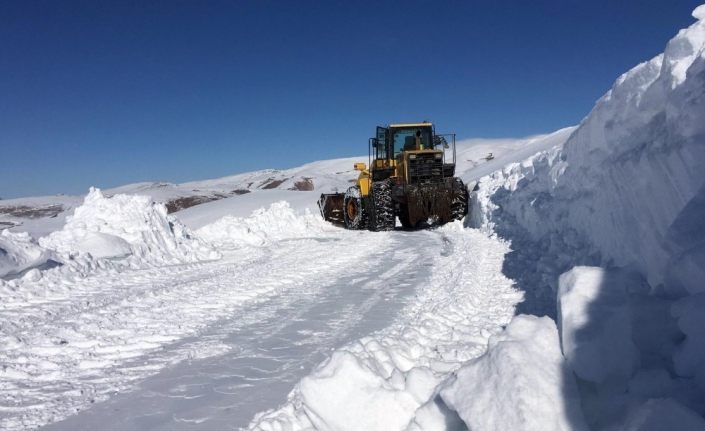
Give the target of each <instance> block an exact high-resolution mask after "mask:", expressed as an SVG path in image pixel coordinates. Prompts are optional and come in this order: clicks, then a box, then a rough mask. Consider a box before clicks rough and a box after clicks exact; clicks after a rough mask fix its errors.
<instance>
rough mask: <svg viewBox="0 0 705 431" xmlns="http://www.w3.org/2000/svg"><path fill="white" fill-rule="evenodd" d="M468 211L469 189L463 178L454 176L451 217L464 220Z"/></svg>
mask: <svg viewBox="0 0 705 431" xmlns="http://www.w3.org/2000/svg"><path fill="white" fill-rule="evenodd" d="M467 213H468V189H467V187H465V184H464V183H463V180H461V179H460V178H453V197H452V199H451V202H450V219H451V221H453V220H462V218H463V217H465V216H466V215H467Z"/></svg>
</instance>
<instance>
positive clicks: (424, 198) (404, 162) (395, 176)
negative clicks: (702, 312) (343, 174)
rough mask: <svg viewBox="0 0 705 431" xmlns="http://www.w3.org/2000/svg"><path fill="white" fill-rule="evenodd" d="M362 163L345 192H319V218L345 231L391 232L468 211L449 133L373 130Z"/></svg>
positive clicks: (418, 128) (416, 126)
mask: <svg viewBox="0 0 705 431" xmlns="http://www.w3.org/2000/svg"><path fill="white" fill-rule="evenodd" d="M368 148H369V155H368V164H367V165H366V164H365V163H355V166H354V168H355V170H358V171H360V175H359V177H358V179H357V181H356V183H355V185H354V186H352V187H350V188H349V189H348V190H347V191H346V192H345V193H324V194H322V195H321V198H320V199H319V200H318V207H319V209H320V210H321V215H322V216H323V218H324V219H325V220H327V221H329V222H331V223H334V224H337V225H340V226H344V227H346V228H348V229H369V230H372V231H383V230H392V229H394V226H395V224H396V218H397V217H399V221H400V222H401V225H402V226H403V227H404V228H407V229H411V228H415V227H419V226H429V225H433V224H443V223H447V222H449V221H453V220H460V219H462V218H463V217H464V216H465V215H466V214H467V212H468V191H467V188H466V187H465V184H463V181H462V180H461V179H460V178H457V177H455V176H454V175H455V134H449V135H436V133H435V129H434V127H433V124H431V123H428V122H422V123H408V124H390V125H389V126H387V127H377V134H376V136H375V137H374V138H370V140H369V147H368Z"/></svg>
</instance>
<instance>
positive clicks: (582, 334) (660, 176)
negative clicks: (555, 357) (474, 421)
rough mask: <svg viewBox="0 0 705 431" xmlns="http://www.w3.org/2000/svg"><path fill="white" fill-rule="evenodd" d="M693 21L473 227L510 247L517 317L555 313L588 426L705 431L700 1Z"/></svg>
mask: <svg viewBox="0 0 705 431" xmlns="http://www.w3.org/2000/svg"><path fill="white" fill-rule="evenodd" d="M693 16H694V17H695V18H697V20H698V21H697V22H696V23H694V24H693V25H691V26H690V27H689V28H687V29H684V30H681V31H680V32H679V33H678V34H677V35H676V36H675V37H674V38H673V39H672V40H671V41H670V42H669V43H668V44H667V46H666V49H665V51H664V53H663V54H660V55H658V56H656V57H654V58H653V59H651V60H650V61H647V62H644V63H642V64H640V65H638V66H636V67H635V68H633V69H632V70H630V71H629V72H627V73H625V74H624V75H622V76H621V77H619V78H618V79H617V81H616V82H615V83H614V85H613V87H612V89H611V90H610V91H608V92H607V94H605V95H604V96H603V97H602V98H601V99H600V100H599V101H598V102H597V104H596V105H595V107H594V109H593V110H592V112H591V113H590V114H589V115H588V116H587V117H586V118H585V119H584V120H583V121H582V123H581V124H580V125H579V127H578V128H577V129H576V130H575V131H574V132H573V133H572V135H571V136H570V138H569V139H568V140H567V141H566V143H565V145H564V146H563V147H560V146H557V147H556V148H554V149H552V150H549V151H544V152H541V153H539V154H537V155H535V156H533V157H531V158H529V159H527V160H526V161H524V162H522V163H516V164H511V165H508V166H506V167H505V168H504V169H503V170H501V171H499V172H496V173H494V174H492V175H490V176H487V177H484V178H483V179H482V180H481V183H480V190H479V191H478V192H477V193H476V195H475V198H476V200H475V205H476V208H475V210H476V212H475V214H474V216H473V218H472V220H471V221H470V225H472V226H476V227H482V228H484V229H487V230H489V231H494V232H496V233H497V234H499V235H500V236H502V237H504V238H507V239H510V240H511V241H512V248H513V251H512V252H511V253H510V254H509V255H508V256H507V260H506V261H505V264H504V273H505V274H506V275H508V276H510V277H512V278H514V279H516V280H517V283H518V285H519V287H520V288H522V289H523V290H525V292H526V299H525V302H524V303H523V304H520V306H519V310H520V311H522V312H531V313H535V314H539V315H540V314H549V315H551V316H556V315H557V318H558V319H559V321H558V323H559V326H560V327H561V336H562V339H561V341H562V347H563V352H564V353H565V355H566V357H567V359H568V363H569V364H570V365H571V367H572V369H573V371H574V372H575V373H576V375H577V376H578V377H579V378H580V379H579V382H580V384H581V385H582V386H583V390H581V395H582V396H583V401H582V403H583V408H584V410H585V414H586V417H587V419H588V422H589V425H590V426H591V427H593V428H604V427H610V426H615V427H627V428H629V429H652V428H648V425H643V426H642V425H638V426H637V425H634V424H636V423H643V420H642V419H637V418H645V417H649V416H652V415H654V414H656V413H654V412H656V411H658V412H665V413H667V414H668V415H671V416H669V417H670V419H668V418H667V419H665V422H664V420H661V422H660V423H664V424H665V423H667V424H678V423H679V422H678V419H677V418H682V417H687V418H689V419H688V423H691V424H692V423H693V422H692V421H696V422H697V423H698V424H699V426H701V427H703V428H705V421H702V417H701V416H702V415H703V413H705V411H704V410H703V406H702V402H701V401H702V399H705V385H703V383H705V377H704V376H705V331H703V330H702V328H703V327H705V321H703V319H702V317H701V316H702V315H703V310H704V309H705V308H703V307H705V303H703V301H702V295H703V292H704V291H705V284H704V283H703V280H705V222H704V221H703V220H705V169H703V167H704V166H705V5H703V6H700V7H698V8H697V9H696V10H695V11H694V12H693ZM580 265H585V267H580ZM576 266H578V267H577V268H575V269H572V268H574V267H576ZM591 267H592V268H591ZM571 269H572V270H571ZM568 271H570V272H568ZM564 272H565V274H564V275H563V276H562V277H560V283H559V275H560V274H561V273H564ZM556 298H557V299H558V307H559V308H558V313H557V309H556ZM588 388H589V389H588ZM654 397H658V398H663V399H667V400H666V401H653V400H652V401H649V400H650V399H651V398H654ZM689 409H692V411H691V410H689ZM684 412H685V413H684ZM693 417H694V418H695V419H692V418H693ZM698 421H700V422H698ZM676 427H678V426H677V425H676Z"/></svg>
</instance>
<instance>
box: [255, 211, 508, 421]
mask: <svg viewBox="0 0 705 431" xmlns="http://www.w3.org/2000/svg"><path fill="white" fill-rule="evenodd" d="M435 233H436V234H437V235H439V236H440V237H441V238H442V240H443V242H444V244H445V247H444V250H443V252H442V253H441V255H440V256H438V257H436V258H435V259H434V261H433V275H432V277H431V279H430V280H429V283H428V285H426V286H421V289H419V292H418V294H417V295H416V296H415V299H414V301H412V302H411V303H410V304H409V305H408V306H407V307H405V309H404V310H403V311H402V312H401V313H400V314H399V315H398V317H397V319H395V321H394V323H393V324H392V325H390V326H388V327H386V328H385V329H383V330H381V331H378V332H376V333H373V334H371V335H368V336H365V337H362V338H360V339H359V340H357V341H354V342H351V343H349V344H347V345H345V346H343V347H342V348H339V349H337V350H336V351H335V352H333V354H332V356H330V358H329V359H327V360H326V361H324V362H323V363H322V364H320V365H319V366H318V367H316V369H315V370H314V371H313V372H312V373H311V374H310V375H309V376H307V377H305V378H304V379H302V380H301V381H300V382H299V383H298V384H297V386H296V387H295V389H294V390H293V391H292V392H291V393H290V394H289V396H288V400H287V402H286V403H284V404H283V405H282V406H281V407H280V408H278V409H274V410H269V411H266V412H263V413H261V414H258V415H256V417H255V418H254V419H253V421H252V422H251V424H250V425H249V428H250V429H252V430H280V429H287V430H303V429H314V428H321V429H340V430H345V429H351V430H354V429H365V430H370V431H371V430H393V429H409V430H416V429H423V426H422V425H420V423H418V422H416V418H417V414H421V415H425V416H424V418H425V419H428V418H429V417H433V420H436V421H440V424H443V423H452V422H453V420H454V419H456V418H453V417H448V416H445V417H444V414H445V413H444V412H443V409H442V408H441V407H439V406H438V405H437V403H436V401H435V400H434V398H433V396H434V390H435V387H436V386H437V385H439V384H440V383H441V382H442V381H443V380H445V379H446V378H447V377H448V376H449V375H450V374H451V373H452V372H453V371H454V370H457V369H458V368H459V367H460V366H461V365H462V364H463V363H464V362H466V361H468V360H470V359H473V358H475V357H477V356H479V355H481V354H482V353H484V351H485V350H486V346H487V340H488V338H489V337H490V335H492V334H495V333H498V332H499V331H501V329H502V327H503V326H504V325H506V324H507V323H508V322H509V321H510V320H511V317H512V316H513V314H514V309H515V306H516V304H517V303H518V302H519V301H521V299H522V293H521V292H519V291H518V290H516V289H515V288H514V287H513V282H512V280H509V279H507V278H506V277H504V276H503V274H502V272H501V269H502V263H503V261H504V255H505V253H507V251H508V250H509V248H508V245H507V244H506V243H504V242H502V241H500V240H498V239H497V238H494V237H488V236H487V235H485V234H483V233H481V232H479V231H476V230H469V229H462V226H461V225H460V224H459V223H458V224H452V225H448V226H446V227H444V228H442V229H438V230H437V231H435ZM446 410H447V409H446ZM419 412H420V413H419ZM436 423H438V422H436ZM438 426H442V425H438Z"/></svg>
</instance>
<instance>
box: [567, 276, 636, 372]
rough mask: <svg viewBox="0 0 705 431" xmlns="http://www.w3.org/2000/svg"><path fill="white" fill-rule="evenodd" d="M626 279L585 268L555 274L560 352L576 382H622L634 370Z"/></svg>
mask: <svg viewBox="0 0 705 431" xmlns="http://www.w3.org/2000/svg"><path fill="white" fill-rule="evenodd" d="M629 281H630V280H629V279H628V277H626V274H624V273H623V272H621V271H612V272H610V271H607V270H605V269H603V268H595V267H585V266H579V267H575V268H573V269H572V270H570V271H568V272H566V273H564V274H562V275H561V276H560V279H559V282H558V285H559V288H558V289H559V290H558V322H559V325H560V332H561V341H562V346H563V353H564V354H565V357H566V359H567V361H568V363H569V364H570V366H571V368H572V369H573V371H575V374H577V375H578V377H580V378H581V379H584V380H588V381H592V382H596V383H602V382H604V381H606V380H607V379H610V378H613V379H614V378H618V379H619V380H620V381H622V382H626V380H627V379H628V378H629V377H630V376H631V375H632V374H633V372H634V369H635V367H636V365H637V363H638V351H637V349H636V346H635V345H634V342H633V341H632V318H631V312H630V310H629V305H628V301H627V291H626V289H627V287H628V285H629Z"/></svg>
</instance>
